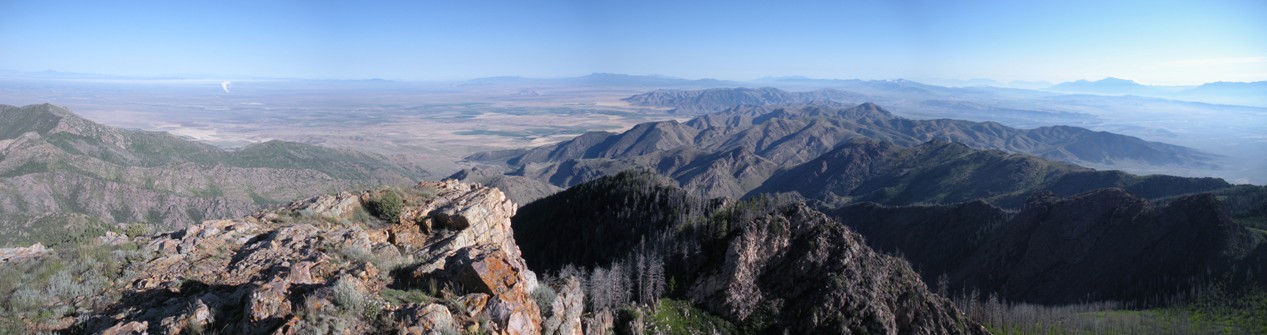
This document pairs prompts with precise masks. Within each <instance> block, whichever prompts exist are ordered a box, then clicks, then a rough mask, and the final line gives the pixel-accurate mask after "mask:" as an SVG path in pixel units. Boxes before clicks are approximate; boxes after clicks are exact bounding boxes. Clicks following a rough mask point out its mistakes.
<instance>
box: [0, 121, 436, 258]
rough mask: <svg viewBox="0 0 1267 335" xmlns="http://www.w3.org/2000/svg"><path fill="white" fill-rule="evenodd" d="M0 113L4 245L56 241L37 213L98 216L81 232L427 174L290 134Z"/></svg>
mask: <svg viewBox="0 0 1267 335" xmlns="http://www.w3.org/2000/svg"><path fill="white" fill-rule="evenodd" d="M0 119H3V120H5V122H3V124H4V126H3V128H0V157H2V158H3V159H0V213H3V215H0V221H3V222H4V223H5V224H3V225H0V229H2V230H4V231H5V232H6V234H5V235H6V238H5V239H4V241H0V243H3V244H10V243H12V244H21V245H25V244H29V243H31V242H35V241H39V240H41V239H44V240H45V241H46V242H53V241H54V240H60V239H61V238H62V237H60V236H58V234H51V235H50V234H49V233H51V232H49V231H46V230H47V229H43V228H41V227H38V226H39V225H43V224H38V223H39V222H42V221H43V219H42V218H45V217H58V216H63V215H66V214H87V215H88V217H90V218H92V220H89V221H96V222H95V223H87V226H85V227H80V228H82V229H87V230H89V231H95V230H101V229H107V228H108V227H109V226H112V225H114V224H119V223H132V222H147V223H152V224H157V225H160V226H164V227H179V226H184V225H188V224H192V223H196V222H198V221H201V220H203V219H209V218H217V217H233V216H239V215H245V214H248V213H250V212H251V211H254V210H257V209H258V208H260V206H263V205H268V204H276V203H279V202H280V201H281V200H280V199H289V198H293V197H298V196H300V195H302V194H307V193H317V192H318V191H337V190H340V189H344V188H348V187H354V186H355V185H357V184H383V183H388V184H392V183H409V182H412V179H413V178H416V177H420V176H422V175H423V173H425V171H416V170H406V169H404V168H402V167H399V166H396V165H394V164H393V163H390V162H389V161H387V160H386V159H385V158H382V157H378V156H375V155H371V154H365V153H357V152H351V151H344V150H336V149H328V148H322V147H317V146H312V145H307V144H299V143H291V142H280V141H270V142H264V143H256V144H252V145H249V146H246V147H243V148H238V149H235V150H224V149H221V148H218V147H215V146H211V145H208V144H203V143H199V142H193V141H188V140H185V139H181V138H179V137H176V136H173V135H170V134H167V133H163V132H147V131H129V130H119V129H115V128H112V127H108V126H104V125H100V124H97V123H94V122H92V121H88V120H86V119H83V118H80V117H78V116H76V115H75V114H74V113H72V112H70V111H69V110H68V109H66V108H63V107H59V106H54V105H51V104H42V105H30V106H25V107H14V106H7V105H0ZM77 230H79V229H72V231H77ZM85 233H87V234H90V232H85ZM49 239H52V240H49Z"/></svg>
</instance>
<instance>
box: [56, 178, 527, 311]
mask: <svg viewBox="0 0 1267 335" xmlns="http://www.w3.org/2000/svg"><path fill="white" fill-rule="evenodd" d="M377 192H383V191H381V190H380V191H367V192H362V193H359V194H354V193H347V192H345V193H340V194H335V195H327V196H319V197H314V198H310V199H305V200H301V201H297V202H295V203H292V204H290V205H289V206H286V207H283V208H281V209H278V210H274V211H267V212H262V213H259V214H256V215H252V216H249V217H244V218H241V219H235V220H215V221H206V222H203V223H201V224H197V225H193V226H190V227H188V228H186V229H184V230H180V231H175V232H170V233H164V234H159V235H156V236H153V237H148V239H149V241H148V242H147V243H145V244H144V245H145V248H147V249H149V250H150V251H152V252H154V254H156V255H159V256H158V257H156V258H154V259H152V260H150V261H148V262H145V263H144V264H134V265H133V266H134V267H137V268H138V269H142V270H143V271H136V273H138V274H139V275H137V277H133V278H129V279H128V284H127V285H121V286H120V288H119V290H121V292H119V293H120V294H121V296H122V299H121V300H120V301H118V302H107V303H103V304H101V305H102V306H108V307H106V308H104V309H102V310H99V311H96V312H95V315H92V316H90V317H86V318H81V320H83V321H81V324H80V325H79V327H82V328H84V329H87V330H88V331H90V332H114V333H129V332H131V333H137V332H149V333H156V334H174V333H185V332H190V331H194V330H215V331H221V332H229V333H241V334H270V333H275V334H299V333H308V332H311V331H317V332H326V333H401V334H437V333H440V332H442V331H449V330H465V329H472V328H475V329H478V328H480V327H488V328H489V329H483V330H487V331H492V332H494V333H499V334H539V333H540V331H541V328H540V324H541V320H540V311H539V310H538V307H537V305H536V302H535V301H534V300H533V299H532V296H531V292H532V290H533V289H535V288H536V287H537V282H536V275H535V274H533V273H532V272H530V271H528V269H527V267H526V266H525V265H524V261H523V259H522V258H521V256H520V251H519V247H518V246H517V245H516V244H515V241H514V239H513V238H512V236H513V234H512V232H511V230H510V217H511V216H512V215H514V213H515V210H516V208H517V206H515V204H514V203H512V202H511V201H510V200H508V199H506V197H505V195H503V194H502V193H501V192H500V191H498V190H496V189H492V188H487V187H483V186H478V185H470V184H463V183H458V182H424V183H421V184H419V185H418V186H416V187H415V188H410V189H404V190H397V191H393V192H399V193H400V194H403V195H404V196H403V198H404V208H403V209H402V210H401V213H400V215H399V217H398V218H397V220H391V221H389V222H386V223H384V222H381V221H377V220H376V219H368V217H369V216H367V215H363V214H364V211H365V209H364V207H365V206H366V204H367V201H372V200H371V199H373V198H374V197H375V196H377V195H378V193H377ZM358 213H360V214H358ZM357 220H365V221H363V222H358V221H357ZM142 239H146V237H143V238H142ZM437 288H441V289H439V290H437ZM393 292H395V293H393ZM401 292H404V293H401ZM393 294H395V295H394V296H393ZM401 295H403V296H406V297H411V298H408V299H410V300H412V299H422V300H423V301H424V302H425V303H418V302H402V301H400V299H401V298H391V299H389V298H388V297H389V296H393V297H396V296H401ZM451 311H452V312H451ZM481 319H483V320H487V321H488V322H487V324H480V323H481Z"/></svg>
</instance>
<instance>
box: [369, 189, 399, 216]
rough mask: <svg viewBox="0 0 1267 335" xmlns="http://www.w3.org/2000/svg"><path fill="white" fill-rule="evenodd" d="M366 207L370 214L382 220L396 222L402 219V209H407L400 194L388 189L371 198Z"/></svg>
mask: <svg viewBox="0 0 1267 335" xmlns="http://www.w3.org/2000/svg"><path fill="white" fill-rule="evenodd" d="M365 207H366V209H367V210H369V212H370V214H374V216H377V217H378V218H380V219H383V220H387V221H396V220H397V219H398V218H400V211H401V209H403V208H404V207H405V200H404V199H402V198H401V197H400V193H399V192H396V191H395V190H391V189H388V190H385V191H383V192H380V193H379V194H377V195H375V196H373V197H371V198H370V199H369V201H368V202H367V203H366V204H365Z"/></svg>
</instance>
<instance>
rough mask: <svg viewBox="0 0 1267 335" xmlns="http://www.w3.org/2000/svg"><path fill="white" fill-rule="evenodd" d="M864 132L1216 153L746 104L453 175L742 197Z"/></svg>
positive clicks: (1077, 133)
mask: <svg viewBox="0 0 1267 335" xmlns="http://www.w3.org/2000/svg"><path fill="white" fill-rule="evenodd" d="M859 138H869V139H874V140H880V141H888V142H893V143H894V144H897V145H899V146H907V147H910V146H917V145H920V144H922V143H925V142H928V141H942V142H956V143H960V144H962V145H965V146H966V147H965V149H966V148H967V147H971V148H980V149H998V150H1003V151H1007V152H1014V153H1026V154H1030V155H1035V156H1038V157H1041V158H1045V159H1054V160H1060V161H1065V162H1070V163H1075V164H1078V163H1084V162H1085V163H1094V164H1097V165H1114V164H1146V165H1161V166H1165V165H1174V166H1198V167H1208V166H1210V164H1211V163H1210V160H1211V159H1212V156H1210V155H1207V154H1204V153H1201V152H1199V151H1196V150H1192V149H1188V148H1184V147H1179V146H1174V145H1169V144H1163V143H1155V142H1147V141H1143V140H1140V139H1138V138H1134V137H1129V136H1123V135H1117V134H1111V133H1106V132H1094V131H1090V130H1086V129H1082V128H1077V127H1044V128H1037V129H1029V130H1022V129H1015V128H1010V127H1006V126H1003V125H1000V124H997V123H990V122H985V123H979V122H970V121H958V120H910V119H905V118H901V117H896V116H893V115H892V114H891V113H889V112H887V111H885V110H884V109H882V108H880V107H879V106H877V105H875V104H870V103H867V104H862V105H857V106H848V105H843V104H838V103H821V104H813V105H785V106H740V107H735V108H732V109H729V110H727V111H725V112H722V113H715V114H708V115H703V116H700V117H697V118H695V119H692V120H690V121H687V122H685V123H680V122H676V121H664V122H652V123H644V124H639V125H637V126H634V127H633V128H632V129H630V130H628V131H626V132H624V133H620V134H613V133H607V132H590V133H586V134H584V135H581V136H578V137H576V138H574V139H572V140H568V141H564V142H560V143H558V144H554V145H548V146H543V147H538V148H533V149H523V150H512V151H502V152H490V153H482V154H476V155H473V156H471V157H469V158H468V159H469V160H472V161H481V162H486V163H491V164H495V165H498V166H501V168H500V169H498V168H494V170H496V171H494V172H492V173H490V172H489V170H484V171H472V170H468V171H464V172H459V173H458V174H455V175H454V176H453V177H455V178H460V179H465V180H472V181H480V182H485V181H492V180H489V179H488V178H491V177H492V176H496V175H506V176H512V177H515V178H517V179H525V178H526V179H529V180H535V181H536V182H543V183H548V184H552V185H555V186H559V187H570V186H572V185H576V184H579V183H581V182H585V181H588V180H592V179H594V178H598V177H600V176H603V175H611V174H614V173H617V172H620V171H623V170H626V169H631V168H646V169H651V170H654V171H657V172H659V173H661V174H663V175H666V176H669V177H671V178H673V179H674V180H676V181H677V182H678V183H679V185H681V186H683V187H685V188H687V189H690V190H693V191H697V192H701V194H705V195H708V196H728V197H740V196H743V195H744V194H747V193H748V192H750V191H752V190H754V189H756V188H758V187H760V186H761V185H762V184H763V183H765V182H766V181H767V179H769V178H770V177H771V176H773V175H775V173H776V172H778V171H780V170H783V169H789V168H793V167H795V166H797V165H799V164H803V163H806V162H809V161H811V160H814V159H816V158H819V157H820V156H822V155H823V154H825V153H828V152H829V151H831V150H833V149H835V148H837V147H838V146H840V145H841V144H842V143H845V142H848V141H850V140H852V139H859ZM499 172H500V173H499ZM496 181H501V182H511V180H507V179H501V180H496ZM506 186H507V187H506V188H507V189H510V190H514V189H519V188H521V187H516V186H513V185H506ZM534 189H540V187H534ZM510 195H511V197H512V198H516V197H518V198H517V200H519V201H527V200H531V199H533V198H535V197H539V196H541V195H543V194H532V195H530V194H516V193H514V192H513V191H512V192H511V193H510Z"/></svg>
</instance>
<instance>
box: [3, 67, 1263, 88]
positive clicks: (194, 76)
mask: <svg viewBox="0 0 1267 335" xmlns="http://www.w3.org/2000/svg"><path fill="white" fill-rule="evenodd" d="M4 73H11V74H12V73H17V74H26V75H40V74H56V75H66V76H91V77H103V78H101V79H114V80H138V81H147V80H153V81H161V80H217V81H223V80H235V81H252V80H312V81H391V82H402V83H445V82H465V81H474V80H482V79H497V78H518V79H536V80H560V79H575V78H583V77H589V76H595V75H615V76H628V77H643V78H663V79H673V80H684V81H730V82H737V83H751V82H761V81H769V80H815V81H849V80H861V81H899V80H907V81H914V82H918V83H921V84H929V85H937V86H942V85H941V84H938V83H937V82H942V84H944V83H946V82H960V83H961V84H972V83H973V82H988V83H996V84H1044V83H1045V84H1049V85H1058V84H1062V83H1074V82H1097V81H1102V80H1108V79H1118V80H1127V81H1131V82H1134V83H1136V84H1139V85H1144V86H1152V87H1187V86H1191V87H1196V86H1201V85H1204V84H1211V83H1258V82H1267V78H1264V79H1262V80H1253V81H1234V80H1216V81H1207V82H1199V83H1185V84H1153V83H1147V82H1141V81H1139V80H1135V79H1131V78H1125V77H1124V76H1115V75H1107V76H1104V77H1100V78H1098V79H1095V78H1081V79H1073V80H1063V81H1062V80H1046V79H1039V80H1026V79H1013V80H1006V79H995V78H988V77H971V78H944V77H890V78H863V77H853V78H826V77H812V76H807V75H802V74H786V75H769V76H761V77H757V78H749V79H721V78H716V77H699V78H690V77H681V76H674V75H666V74H659V73H650V74H631V73H619V72H602V71H595V72H589V73H585V74H574V75H561V76H532V75H522V74H506V75H492V76H473V77H464V78H438V79H405V78H383V77H357V78H337V77H297V76H255V75H243V74H212V73H177V74H163V75H127V74H114V73H97V72H78V71H62V70H52V69H46V70H34V71H31V70H14V69H2V68H0V74H4ZM0 78H3V76H0ZM10 79H80V80H84V79H94V78H10Z"/></svg>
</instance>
